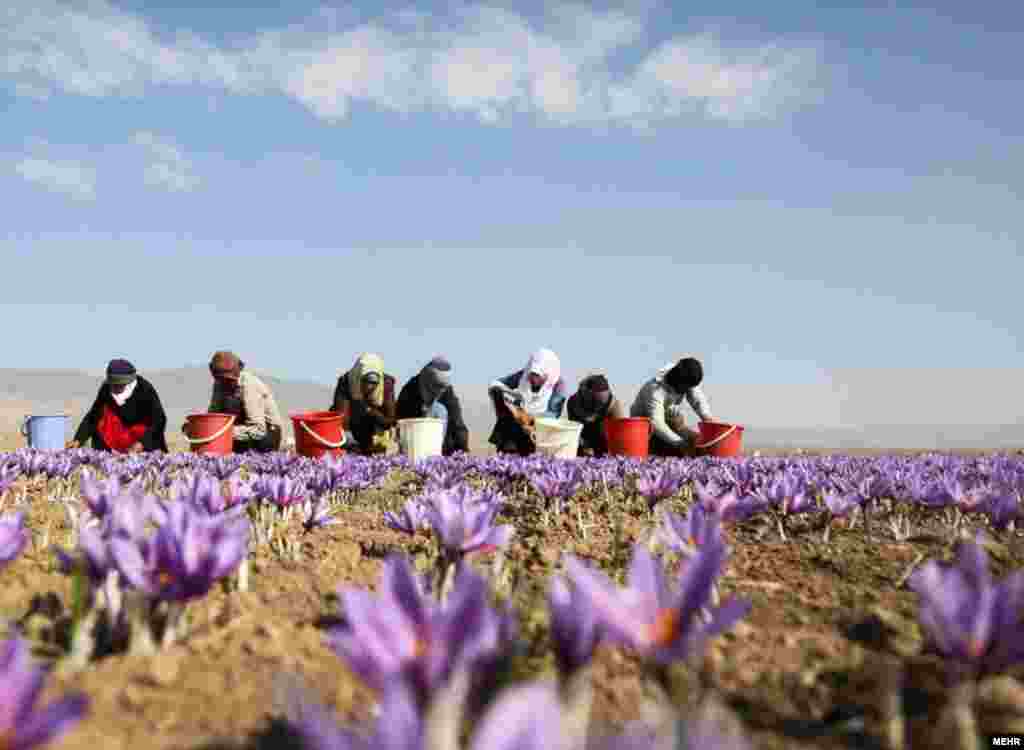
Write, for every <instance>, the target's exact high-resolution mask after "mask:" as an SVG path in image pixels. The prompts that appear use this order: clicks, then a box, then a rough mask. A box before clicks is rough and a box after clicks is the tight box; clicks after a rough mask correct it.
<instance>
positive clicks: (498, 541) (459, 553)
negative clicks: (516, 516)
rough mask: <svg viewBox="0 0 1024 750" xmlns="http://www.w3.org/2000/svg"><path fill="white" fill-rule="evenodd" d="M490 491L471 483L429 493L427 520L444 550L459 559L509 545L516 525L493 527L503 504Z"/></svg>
mask: <svg viewBox="0 0 1024 750" xmlns="http://www.w3.org/2000/svg"><path fill="white" fill-rule="evenodd" d="M498 497H499V496H495V495H493V494H491V493H480V492H477V491H476V490H474V489H473V488H472V487H469V486H468V485H461V486H459V487H454V488H452V489H449V490H441V491H440V492H435V493H433V494H432V495H430V496H429V502H430V505H429V507H428V508H427V514H426V515H427V521H428V522H429V523H430V526H431V528H432V529H433V530H434V533H435V534H436V535H437V538H438V540H439V541H440V543H441V546H442V547H443V548H444V550H445V553H446V554H447V555H448V556H449V557H451V558H453V559H459V558H461V557H463V556H465V555H470V554H476V553H486V552H492V551H494V550H496V549H498V548H500V547H504V546H505V545H506V544H508V542H509V540H510V539H511V538H512V535H513V534H514V533H515V528H514V527H513V526H511V525H502V526H494V525H493V524H494V519H495V518H496V517H497V515H498V513H499V512H501V503H500V500H499V499H498Z"/></svg>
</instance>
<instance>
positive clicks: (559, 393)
mask: <svg viewBox="0 0 1024 750" xmlns="http://www.w3.org/2000/svg"><path fill="white" fill-rule="evenodd" d="M568 396H569V393H568V390H567V389H566V387H565V381H563V380H559V381H558V382H557V383H555V388H554V390H552V391H551V398H549V399H548V408H547V409H546V410H545V411H544V414H543V416H545V417H548V418H550V419H560V418H561V416H562V408H563V407H564V406H565V402H566V400H567V399H568Z"/></svg>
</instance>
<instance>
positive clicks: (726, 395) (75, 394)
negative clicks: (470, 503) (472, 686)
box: [0, 367, 1024, 452]
mask: <svg viewBox="0 0 1024 750" xmlns="http://www.w3.org/2000/svg"><path fill="white" fill-rule="evenodd" d="M257 374H259V375H260V377H261V378H263V379H264V380H265V382H267V384H268V385H269V386H270V387H271V388H272V389H273V391H274V395H275V397H276V399H277V401H278V406H279V408H280V409H281V411H282V413H283V415H284V416H285V418H286V419H287V417H288V415H289V414H290V413H297V412H301V411H319V410H322V409H326V408H327V407H328V406H329V405H330V402H331V397H332V395H333V386H328V385H323V384H319V383H312V382H301V381H293V380H281V379H279V378H275V377H273V376H270V375H265V374H263V373H259V372H258V371H257ZM143 375H144V376H145V377H147V378H148V379H149V380H150V381H151V382H152V383H153V384H154V385H155V386H156V388H157V390H158V392H159V393H160V398H161V400H162V401H163V403H164V408H165V409H166V410H167V413H168V418H169V422H170V423H169V429H168V438H169V439H171V440H172V442H177V441H176V440H175V437H176V436H177V435H178V428H179V426H180V425H181V423H182V422H183V421H184V418H185V416H186V415H187V414H189V413H193V412H196V411H201V410H203V409H205V408H206V405H207V403H208V400H209V397H210V388H211V385H212V383H211V380H210V375H209V372H208V371H207V370H206V368H204V367H183V368H178V369H173V370H158V371H148V372H144V373H143ZM100 383H101V376H99V375H97V374H93V373H87V372H84V371H80V370H20V369H0V432H4V433H8V434H10V433H13V432H16V431H17V429H18V426H19V424H20V422H21V418H22V416H24V415H25V414H31V413H36V414H41V413H47V412H50V413H54V412H60V413H67V414H70V415H71V417H72V421H73V422H74V423H75V426H77V424H78V420H79V419H81V416H82V414H83V413H84V412H85V410H86V409H88V408H89V405H90V404H91V403H92V401H93V399H94V398H95V396H96V391H97V389H98V388H99V386H100ZM457 388H458V391H459V396H460V398H461V400H462V403H463V409H464V411H465V414H466V422H467V424H468V425H469V428H470V431H471V434H472V443H473V450H474V451H478V452H485V451H486V450H487V448H488V446H487V443H486V441H487V436H488V435H489V434H490V429H491V427H492V426H493V423H494V418H493V414H492V411H491V406H490V403H489V402H488V400H487V395H486V386H484V385H479V386H467V385H458V386H457ZM742 388H743V387H742V386H721V387H719V388H710V387H709V389H708V390H709V393H710V395H711V396H712V398H713V399H718V398H719V397H721V402H722V403H725V404H733V405H740V406H744V405H746V404H749V403H751V398H750V396H749V394H745V393H744V392H743V390H742ZM772 388H777V389H778V391H779V393H778V397H779V398H780V399H782V398H790V399H791V398H794V397H799V395H800V394H801V393H802V392H803V391H804V390H806V391H807V398H812V399H818V400H821V401H822V403H824V402H825V400H827V394H822V393H816V392H813V389H814V387H813V386H808V387H807V388H805V389H803V390H802V388H803V387H800V386H793V385H785V386H777V387H776V386H757V389H758V397H759V398H760V397H763V394H764V393H768V394H769V395H770V394H771V392H772V391H771V389H772ZM635 390H636V389H630V391H628V392H626V393H624V394H623V395H624V396H625V397H626V399H625V400H626V401H627V403H628V401H629V400H630V399H631V398H632V396H633V392H635ZM747 409H748V410H752V407H747ZM824 411H825V410H824V409H823V413H824ZM740 412H741V410H740V409H737V412H736V413H737V414H738V415H739V416H742V414H741V413H740ZM732 414H733V412H732V411H730V415H732ZM734 418H735V417H734ZM744 446H745V448H746V449H747V450H748V452H749V451H753V450H757V449H762V450H772V451H776V450H796V449H802V450H812V451H813V450H836V451H860V450H899V449H908V450H913V449H917V450H982V449H988V450H995V449H999V450H1004V449H1019V448H1024V424H1022V423H1019V422H1017V423H1013V424H1006V425H935V424H927V425H882V424H878V425H866V426H837V425H834V424H833V425H828V424H823V425H822V426H820V427H800V426H774V425H771V424H750V425H747V426H746V431H745V433H744Z"/></svg>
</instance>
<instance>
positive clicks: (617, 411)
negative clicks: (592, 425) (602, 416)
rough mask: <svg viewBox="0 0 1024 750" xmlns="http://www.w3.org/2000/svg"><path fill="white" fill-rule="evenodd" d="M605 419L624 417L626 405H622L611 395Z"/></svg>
mask: <svg viewBox="0 0 1024 750" xmlns="http://www.w3.org/2000/svg"><path fill="white" fill-rule="evenodd" d="M606 418H607V419H625V418H626V407H625V406H623V405H622V402H621V401H619V400H618V399H617V398H615V397H614V396H613V397H612V403H611V406H609V407H608V415H607V417H606Z"/></svg>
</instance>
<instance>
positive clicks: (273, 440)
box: [231, 425, 281, 453]
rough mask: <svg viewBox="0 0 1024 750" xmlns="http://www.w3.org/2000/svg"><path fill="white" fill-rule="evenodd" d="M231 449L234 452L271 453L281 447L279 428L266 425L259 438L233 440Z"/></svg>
mask: <svg viewBox="0 0 1024 750" xmlns="http://www.w3.org/2000/svg"><path fill="white" fill-rule="evenodd" d="M231 449H232V451H233V452H235V453H273V452H274V451H277V450H280V449H281V428H280V427H278V426H277V425H267V431H266V432H265V433H264V435H263V437H261V438H260V439H259V440H235V442H234V443H233V444H232V448H231Z"/></svg>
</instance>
